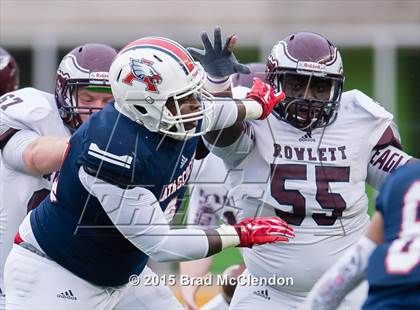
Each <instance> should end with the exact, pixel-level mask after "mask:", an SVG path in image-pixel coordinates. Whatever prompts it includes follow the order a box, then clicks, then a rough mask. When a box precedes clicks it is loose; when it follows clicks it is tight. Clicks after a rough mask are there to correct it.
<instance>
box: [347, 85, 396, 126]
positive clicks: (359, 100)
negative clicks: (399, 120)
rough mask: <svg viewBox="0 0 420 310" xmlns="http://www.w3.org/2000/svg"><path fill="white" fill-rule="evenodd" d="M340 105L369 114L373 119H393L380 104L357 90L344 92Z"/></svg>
mask: <svg viewBox="0 0 420 310" xmlns="http://www.w3.org/2000/svg"><path fill="white" fill-rule="evenodd" d="M340 104H341V105H343V106H346V105H347V106H349V105H350V106H352V107H353V108H354V109H357V110H359V112H360V113H368V114H370V116H371V117H373V118H377V119H391V120H392V119H393V115H392V114H391V113H389V112H388V111H387V110H385V109H384V107H383V106H382V105H381V104H380V103H379V102H377V101H375V100H373V99H372V98H370V97H369V96H367V95H366V94H364V93H363V92H361V91H360V90H357V89H354V90H350V91H346V92H344V93H343V95H342V98H341V102H340Z"/></svg>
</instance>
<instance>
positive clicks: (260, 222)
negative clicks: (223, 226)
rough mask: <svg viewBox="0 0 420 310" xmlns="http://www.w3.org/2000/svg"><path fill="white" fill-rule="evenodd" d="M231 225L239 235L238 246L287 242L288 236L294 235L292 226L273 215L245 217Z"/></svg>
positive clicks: (249, 246)
mask: <svg viewBox="0 0 420 310" xmlns="http://www.w3.org/2000/svg"><path fill="white" fill-rule="evenodd" d="M233 227H234V228H235V229H236V232H237V233H238V236H239V240H240V244H239V245H238V246H239V247H248V248H251V247H252V246H253V245H254V244H264V243H271V242H289V239H290V238H294V237H295V234H294V232H293V228H292V227H291V226H289V225H288V224H287V223H286V222H285V221H283V220H282V219H281V218H278V217H275V216H271V217H260V218H246V219H244V220H242V221H240V222H239V223H238V224H235V225H233Z"/></svg>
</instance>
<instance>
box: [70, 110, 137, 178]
mask: <svg viewBox="0 0 420 310" xmlns="http://www.w3.org/2000/svg"><path fill="white" fill-rule="evenodd" d="M92 118H95V115H94V116H92V117H91V119H92ZM123 143H124V144H123ZM69 144H70V149H77V152H78V153H79V155H78V157H77V160H76V163H77V165H78V166H83V167H84V168H85V170H86V171H87V172H88V173H89V174H91V175H96V176H98V177H100V178H101V179H103V180H104V181H107V182H109V183H111V184H114V185H119V186H120V185H121V186H127V185H133V183H134V169H135V168H136V167H135V164H134V156H133V154H128V151H127V148H128V145H129V144H130V141H125V140H123V139H122V138H115V137H113V135H112V128H109V126H107V125H106V124H102V123H100V122H90V120H89V121H88V122H86V123H84V124H83V125H82V127H80V128H79V130H77V131H76V132H75V133H74V134H73V136H72V137H71V139H70V141H69ZM79 149H80V151H79ZM138 168H140V167H139V166H137V169H138Z"/></svg>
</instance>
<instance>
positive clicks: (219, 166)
mask: <svg viewBox="0 0 420 310" xmlns="http://www.w3.org/2000/svg"><path fill="white" fill-rule="evenodd" d="M247 67H248V68H249V70H250V73H249V74H241V73H236V74H234V75H232V77H231V83H232V97H233V98H239V99H240V98H244V97H245V94H246V93H247V92H248V90H249V88H251V87H252V82H253V78H255V77H258V78H260V79H262V80H264V79H265V64H262V63H250V64H247ZM207 152H208V150H207ZM202 156H203V155H202ZM196 158H197V157H196ZM227 173H228V171H227V170H226V168H225V166H224V164H223V160H222V159H220V158H219V157H217V156H215V155H214V154H212V153H210V154H208V155H207V156H206V157H205V158H204V159H196V160H195V161H194V166H193V170H192V173H191V179H190V182H189V185H188V186H189V191H190V197H189V203H188V210H187V211H188V213H187V214H188V216H187V225H188V226H189V227H193V226H198V227H200V226H201V227H216V226H217V225H218V223H220V222H223V223H228V224H233V223H236V222H237V221H236V217H237V211H238V209H236V208H235V207H234V206H233V202H232V199H229V197H228V192H229V185H228V184H227V180H228V177H227ZM211 263H212V258H211V257H207V258H203V259H200V260H194V261H189V262H181V263H180V265H179V266H180V274H182V275H184V276H188V277H190V278H195V277H203V276H205V275H206V274H207V273H208V271H209V269H210V266H211ZM236 267H237V268H240V269H241V270H242V265H241V266H236ZM230 270H232V269H231V268H230ZM230 270H227V271H226V272H230ZM233 270H237V269H233ZM197 290H198V287H197V286H194V285H192V284H191V285H183V286H180V292H181V296H182V298H183V300H184V305H185V307H187V308H188V309H189V310H195V309H198V308H197V304H196V302H195V296H196V293H197ZM227 291H229V292H231V293H233V290H231V289H230V288H229V289H228V288H227V287H225V286H223V287H222V292H221V293H220V294H218V295H217V296H215V297H214V298H212V299H211V300H210V301H209V302H208V303H206V304H205V305H204V306H203V308H202V309H206V310H210V309H219V310H223V309H228V307H229V302H230V299H231V298H232V296H231V295H229V294H227V293H225V292H227Z"/></svg>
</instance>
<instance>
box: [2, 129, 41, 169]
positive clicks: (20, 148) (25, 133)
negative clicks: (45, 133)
mask: <svg viewBox="0 0 420 310" xmlns="http://www.w3.org/2000/svg"><path fill="white" fill-rule="evenodd" d="M39 137H40V136H39V134H37V133H36V132H35V131H32V130H25V129H23V130H19V131H18V132H16V133H15V134H14V135H13V136H12V137H11V138H10V140H9V141H7V143H6V145H5V146H4V148H3V151H2V157H3V160H4V162H5V163H6V164H7V165H8V166H10V167H11V168H12V169H14V170H17V171H19V172H23V173H29V172H28V170H27V169H26V166H25V163H24V161H23V152H24V151H25V149H26V147H27V146H28V145H29V144H31V143H32V142H33V141H34V140H36V139H37V138H39Z"/></svg>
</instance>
